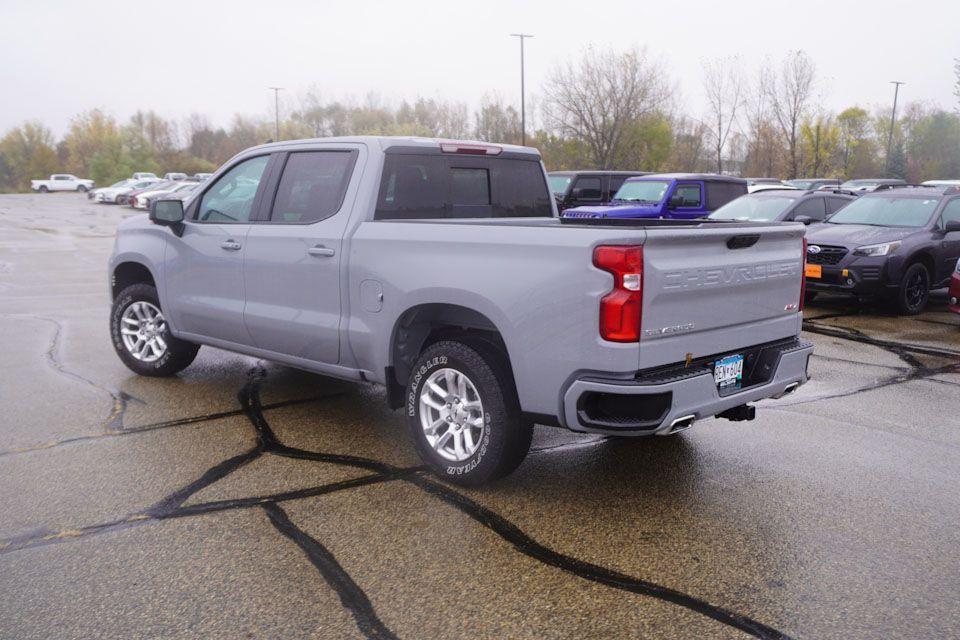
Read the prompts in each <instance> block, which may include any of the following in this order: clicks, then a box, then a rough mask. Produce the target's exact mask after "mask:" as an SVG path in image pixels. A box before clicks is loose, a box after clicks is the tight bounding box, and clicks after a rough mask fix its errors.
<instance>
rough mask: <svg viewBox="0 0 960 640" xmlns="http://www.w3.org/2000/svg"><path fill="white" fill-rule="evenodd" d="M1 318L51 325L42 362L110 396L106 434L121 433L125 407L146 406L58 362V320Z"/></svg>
mask: <svg viewBox="0 0 960 640" xmlns="http://www.w3.org/2000/svg"><path fill="white" fill-rule="evenodd" d="M0 317H2V318H8V319H12V320H24V319H28V320H40V321H42V322H47V323H49V324H52V325H53V336H52V337H51V338H50V345H49V346H48V347H47V349H46V351H45V352H44V354H43V355H44V360H45V361H46V362H47V364H48V365H49V366H50V367H51V368H52V369H53V370H54V371H56V372H57V373H59V374H61V375H63V376H65V377H67V378H69V379H70V380H73V381H74V382H79V383H81V384H85V385H87V386H90V387H93V388H94V389H96V390H98V391H102V392H103V393H106V394H107V395H109V396H110V399H111V400H112V401H113V408H112V409H111V411H110V414H109V415H108V416H107V421H106V424H105V425H104V428H105V429H106V431H107V433H118V432H121V431H123V417H124V414H126V412H127V405H128V404H129V403H130V402H131V401H133V402H138V403H140V404H146V403H145V402H144V401H143V400H141V399H140V398H137V397H135V396H132V395H130V394H129V393H126V392H125V391H121V390H118V389H114V388H112V387H108V386H105V385H102V384H100V383H99V382H97V381H96V380H93V379H91V378H88V377H86V376H84V375H82V374H80V373H77V372H76V371H72V370H71V369H69V368H67V366H66V365H65V364H64V363H63V362H62V361H61V360H60V355H59V354H60V337H61V335H62V334H63V323H62V322H60V321H59V320H55V319H53V318H47V317H45V316H38V315H30V314H17V315H15V314H7V313H5V314H0Z"/></svg>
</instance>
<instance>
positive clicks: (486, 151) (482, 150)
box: [440, 142, 503, 156]
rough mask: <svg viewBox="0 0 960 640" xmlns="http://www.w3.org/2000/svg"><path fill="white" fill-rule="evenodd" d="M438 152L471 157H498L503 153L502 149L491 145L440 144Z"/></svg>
mask: <svg viewBox="0 0 960 640" xmlns="http://www.w3.org/2000/svg"><path fill="white" fill-rule="evenodd" d="M440 151H442V152H444V153H465V154H468V155H473V156H498V155H500V154H501V153H502V152H503V147H498V146H496V145H493V144H470V143H465V142H441V143H440Z"/></svg>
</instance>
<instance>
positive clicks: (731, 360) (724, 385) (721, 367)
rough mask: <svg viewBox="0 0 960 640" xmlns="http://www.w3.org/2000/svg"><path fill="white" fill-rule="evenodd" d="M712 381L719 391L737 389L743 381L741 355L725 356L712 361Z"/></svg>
mask: <svg viewBox="0 0 960 640" xmlns="http://www.w3.org/2000/svg"><path fill="white" fill-rule="evenodd" d="M713 381H714V382H716V383H717V388H718V389H720V390H721V391H723V390H725V389H731V388H732V389H739V388H740V383H741V382H742V381H743V355H742V354H737V355H735V356H727V357H726V358H723V359H722V360H717V361H716V362H715V363H713Z"/></svg>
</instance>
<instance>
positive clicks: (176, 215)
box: [150, 200, 183, 236]
mask: <svg viewBox="0 0 960 640" xmlns="http://www.w3.org/2000/svg"><path fill="white" fill-rule="evenodd" d="M150 221H151V222H153V223H154V224H159V225H162V226H164V227H170V228H171V229H172V230H173V232H174V233H175V234H177V235H178V236H179V235H180V234H181V233H183V201H182V200H154V201H153V202H152V203H151V204H150Z"/></svg>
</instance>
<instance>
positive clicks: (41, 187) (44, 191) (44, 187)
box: [38, 184, 50, 193]
mask: <svg viewBox="0 0 960 640" xmlns="http://www.w3.org/2000/svg"><path fill="white" fill-rule="evenodd" d="M38 191H39V192H40V193H48V192H49V191H50V189H48V188H47V185H45V184H42V185H40V188H39V189H38Z"/></svg>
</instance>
